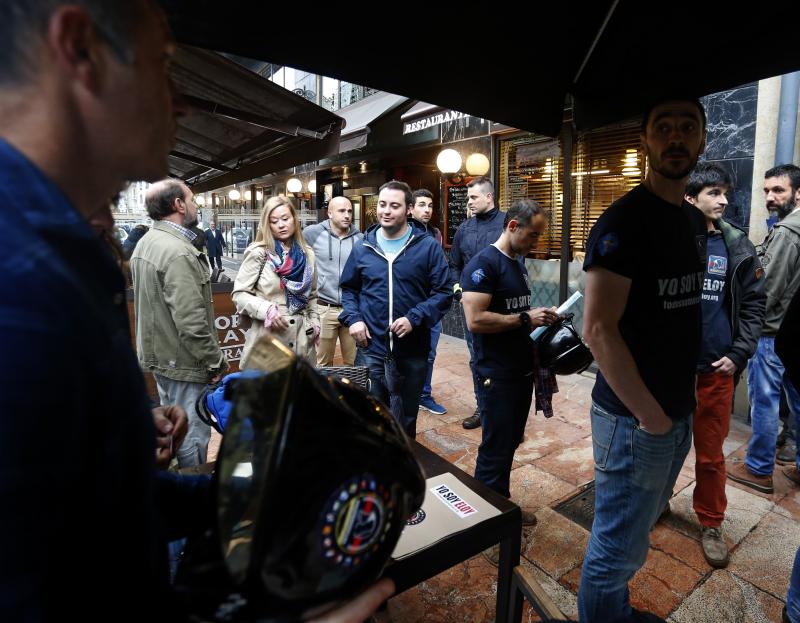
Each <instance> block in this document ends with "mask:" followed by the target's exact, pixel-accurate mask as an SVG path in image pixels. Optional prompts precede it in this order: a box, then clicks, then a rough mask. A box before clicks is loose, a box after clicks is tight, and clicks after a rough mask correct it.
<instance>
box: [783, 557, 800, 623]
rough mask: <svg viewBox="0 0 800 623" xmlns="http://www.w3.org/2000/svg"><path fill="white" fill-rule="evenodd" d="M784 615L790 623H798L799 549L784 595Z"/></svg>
mask: <svg viewBox="0 0 800 623" xmlns="http://www.w3.org/2000/svg"><path fill="white" fill-rule="evenodd" d="M786 614H788V615H789V620H790V621H791V622H792V623H800V548H798V550H797V553H796V554H795V556H794V565H793V566H792V579H791V580H790V581H789V593H788V594H787V595H786Z"/></svg>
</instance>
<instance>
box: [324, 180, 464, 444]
mask: <svg viewBox="0 0 800 623" xmlns="http://www.w3.org/2000/svg"><path fill="white" fill-rule="evenodd" d="M411 205H412V203H411V189H410V188H409V187H408V184H406V183H404V182H398V181H394V180H392V181H391V182H387V183H386V184H384V185H383V186H381V188H380V192H379V195H378V209H377V211H378V223H377V224H376V225H373V226H372V227H370V228H369V229H368V230H367V233H366V235H365V237H364V239H363V240H359V241H358V242H357V243H356V245H355V247H354V248H353V251H352V253H351V254H350V257H349V258H348V260H347V264H345V267H344V271H343V272H342V279H341V288H342V305H343V307H344V310H343V311H342V313H341V314H340V316H339V320H340V321H341V322H342V324H344V325H345V326H347V327H349V328H350V335H352V336H353V339H354V340H355V342H356V346H357V347H358V355H357V356H356V364H362V365H367V366H369V376H370V380H371V382H372V389H371V391H372V393H373V394H374V395H376V396H377V397H379V398H380V399H382V400H383V401H384V402H386V403H387V404H389V402H390V395H389V388H388V387H387V384H386V379H385V378H384V377H385V376H386V375H385V368H384V364H385V360H386V355H387V354H389V353H390V354H391V355H392V358H393V359H394V361H395V363H396V366H397V370H398V372H399V374H400V375H401V376H402V377H404V380H403V382H402V384H401V389H400V390H399V392H398V394H397V395H399V397H400V398H401V399H402V403H403V405H402V415H401V416H400V417H399V418H398V419H399V420H400V423H401V425H402V426H403V429H404V430H405V431H406V433H407V434H408V435H409V436H410V437H414V436H416V426H417V411H418V410H419V396H420V392H421V391H422V386H423V384H424V383H425V374H426V372H427V369H428V351H429V350H430V345H431V331H430V330H431V327H432V326H433V325H435V324H436V323H437V322H439V320H441V318H442V316H444V314H445V313H446V312H447V309H448V308H449V306H450V300H451V297H452V295H451V294H450V288H449V283H450V282H449V277H448V274H447V262H446V260H445V258H444V253H443V252H442V248H441V247H440V246H439V245H438V243H437V242H436V241H435V240H434V239H433V238H432V237H431V236H430V235H428V233H427V232H425V230H424V229H422V228H420V227H416V226H415V225H414V224H413V221H412V222H411V223H409V222H408V221H407V214H408V211H409V209H410V208H411ZM362 362H363V363H362ZM397 395H396V396H395V397H397ZM398 415H399V414H398Z"/></svg>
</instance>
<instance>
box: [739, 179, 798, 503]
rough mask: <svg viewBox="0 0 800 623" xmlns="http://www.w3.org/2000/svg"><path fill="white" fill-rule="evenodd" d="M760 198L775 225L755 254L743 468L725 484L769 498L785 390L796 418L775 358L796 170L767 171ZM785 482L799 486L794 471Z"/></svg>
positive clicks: (790, 253)
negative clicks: (754, 334)
mask: <svg viewBox="0 0 800 623" xmlns="http://www.w3.org/2000/svg"><path fill="white" fill-rule="evenodd" d="M764 193H765V197H766V200H767V209H768V210H769V211H770V213H771V214H774V215H776V216H777V217H778V222H777V223H775V225H773V227H772V230H771V231H770V232H769V234H768V235H767V239H766V240H765V241H764V243H763V244H762V245H761V249H760V250H759V257H760V259H761V264H762V266H763V267H764V273H765V277H766V281H765V282H764V289H765V290H766V294H767V306H766V314H765V316H764V325H763V327H762V331H761V337H760V338H759V340H758V346H757V347H756V354H755V355H753V358H752V359H750V362H749V364H748V376H747V389H748V393H749V395H750V405H751V416H752V420H753V433H752V435H751V437H750V443H749V444H748V446H747V457H746V458H745V460H744V463H739V464H735V465H729V466H728V478H730V479H731V480H734V481H736V482H740V483H742V484H743V485H747V486H748V487H751V488H753V489H755V490H756V491H761V492H762V493H772V492H773V491H774V487H773V483H772V472H773V469H774V467H775V441H776V440H777V438H778V411H779V408H780V396H781V387H784V388H785V390H786V397H787V402H788V403H789V408H790V409H791V411H792V413H791V415H790V417H795V418H796V417H797V416H798V415H800V394H799V393H798V391H797V389H796V388H795V387H794V385H793V384H792V382H791V381H790V380H789V378H788V376H786V375H785V373H784V368H783V363H782V362H781V360H780V358H779V357H778V355H776V354H775V335H776V334H777V333H778V329H779V328H780V326H781V322H782V321H783V317H784V315H785V314H786V309H787V308H788V307H789V302H790V301H791V300H792V297H793V296H794V294H795V292H797V291H798V287H800V167H796V166H795V165H793V164H782V165H779V166H777V167H773V168H772V169H770V170H769V171H767V172H766V173H765V174H764ZM787 477H788V478H790V479H791V480H792V481H794V482H796V484H800V476H798V475H797V470H796V469H795V470H794V471H793V472H791V471H790V473H788V474H787Z"/></svg>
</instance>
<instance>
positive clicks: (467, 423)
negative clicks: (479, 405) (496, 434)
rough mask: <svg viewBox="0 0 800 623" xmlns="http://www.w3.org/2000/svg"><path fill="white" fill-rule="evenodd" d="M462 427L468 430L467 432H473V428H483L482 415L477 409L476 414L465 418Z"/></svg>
mask: <svg viewBox="0 0 800 623" xmlns="http://www.w3.org/2000/svg"><path fill="white" fill-rule="evenodd" d="M461 426H463V427H464V428H466V429H467V430H472V429H473V428H480V427H481V414H480V413H479V412H478V410H477V409H475V413H473V414H472V415H470V416H469V417H468V418H464V421H463V422H461Z"/></svg>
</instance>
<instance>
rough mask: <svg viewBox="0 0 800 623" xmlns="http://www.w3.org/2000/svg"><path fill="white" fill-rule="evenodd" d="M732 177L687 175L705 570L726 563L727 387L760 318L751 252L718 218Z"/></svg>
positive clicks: (760, 291) (701, 170)
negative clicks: (696, 233)
mask: <svg viewBox="0 0 800 623" xmlns="http://www.w3.org/2000/svg"><path fill="white" fill-rule="evenodd" d="M730 185H731V180H730V177H729V176H728V174H727V173H726V172H725V170H724V169H723V168H722V167H720V166H719V165H716V164H713V163H710V162H701V163H700V164H698V165H697V167H696V168H695V170H694V171H693V172H692V174H691V175H690V176H689V181H688V182H687V184H686V201H688V202H689V203H691V204H692V205H693V206H695V207H696V208H697V209H699V210H700V211H701V212H702V213H703V216H704V217H705V219H706V226H707V227H708V243H707V253H708V260H707V262H706V274H705V277H704V279H703V293H702V300H701V303H700V305H701V308H702V315H703V331H702V342H701V347H700V359H699V361H698V364H697V409H696V410H695V413H694V420H693V423H692V424H693V433H694V447H695V452H696V455H697V458H696V461H695V473H696V474H697V484H696V485H695V489H694V500H693V501H694V512H695V513H696V514H697V518H698V520H699V521H700V526H701V529H702V547H703V555H704V556H705V559H706V561H708V564H710V565H711V566H712V567H717V568H722V567H725V566H727V565H728V559H729V555H728V546H727V544H726V543H725V540H724V539H723V538H722V532H721V526H722V520H723V519H724V518H725V508H726V507H727V498H726V497H725V455H724V454H723V452H722V443H723V442H724V441H725V437H727V436H728V430H729V427H730V421H731V411H732V410H733V389H734V384H735V381H736V380H737V379H738V376H739V374H740V373H741V371H742V370H743V369H744V367H745V365H747V360H748V359H749V358H750V357H751V356H752V355H753V353H754V352H755V350H756V344H757V343H758V336H759V334H760V333H761V324H762V322H763V320H764V302H765V300H766V294H765V293H764V271H763V269H762V268H761V262H760V261H759V260H758V256H757V255H756V249H755V247H754V246H753V243H752V242H750V240H748V238H747V234H745V233H744V232H743V231H741V230H740V229H738V228H736V227H734V226H733V225H730V224H728V223H727V222H726V221H724V220H723V219H722V215H723V213H724V212H725V208H726V207H727V206H728V200H727V198H726V196H725V194H726V193H727V192H728V189H729V188H730Z"/></svg>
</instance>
